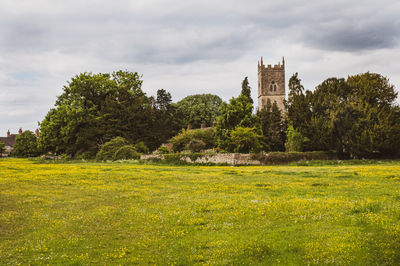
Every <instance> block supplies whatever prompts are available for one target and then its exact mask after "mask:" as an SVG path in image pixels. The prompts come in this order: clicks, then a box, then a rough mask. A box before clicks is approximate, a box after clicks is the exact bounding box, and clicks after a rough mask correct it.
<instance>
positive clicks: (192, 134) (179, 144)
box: [169, 128, 216, 152]
mask: <svg viewBox="0 0 400 266" xmlns="http://www.w3.org/2000/svg"><path fill="white" fill-rule="evenodd" d="M192 141H197V143H199V141H201V142H202V143H204V145H203V149H211V148H214V147H215V146H216V137H215V128H206V129H192V130H186V129H182V130H181V132H180V133H179V134H178V135H176V136H175V137H173V138H171V139H170V140H169V142H170V143H171V144H172V145H173V150H174V151H176V152H180V151H182V150H184V149H186V148H189V144H190V142H192ZM193 144H194V143H193ZM193 148H194V147H193ZM189 150H192V149H191V148H189ZM196 150H197V149H196ZM192 151H194V150H192Z"/></svg>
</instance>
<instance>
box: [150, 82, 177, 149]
mask: <svg viewBox="0 0 400 266" xmlns="http://www.w3.org/2000/svg"><path fill="white" fill-rule="evenodd" d="M152 101H153V102H154V105H153V107H154V109H153V112H154V122H153V124H154V125H153V127H152V128H153V129H152V132H149V136H150V138H151V139H152V141H151V143H153V144H154V145H152V146H150V147H151V148H152V149H153V148H156V147H158V146H160V145H161V144H162V143H165V142H167V141H168V139H170V138H171V137H173V136H175V135H176V134H177V133H178V132H179V130H180V129H181V125H180V122H179V119H177V116H178V114H177V110H176V106H175V105H173V104H172V97H171V94H170V93H169V92H167V91H166V90H164V89H161V90H158V91H157V98H156V99H152Z"/></svg>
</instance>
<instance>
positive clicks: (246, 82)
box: [240, 77, 253, 104]
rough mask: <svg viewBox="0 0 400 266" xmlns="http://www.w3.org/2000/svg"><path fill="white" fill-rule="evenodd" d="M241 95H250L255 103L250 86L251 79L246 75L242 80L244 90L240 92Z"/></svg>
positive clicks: (251, 100)
mask: <svg viewBox="0 0 400 266" xmlns="http://www.w3.org/2000/svg"><path fill="white" fill-rule="evenodd" d="M240 95H243V96H246V97H248V98H249V99H250V102H251V103H252V104H253V99H252V98H251V88H250V86H249V80H248V79H247V77H245V78H244V80H243V81H242V91H241V92H240Z"/></svg>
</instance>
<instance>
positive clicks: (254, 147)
mask: <svg viewBox="0 0 400 266" xmlns="http://www.w3.org/2000/svg"><path fill="white" fill-rule="evenodd" d="M260 138H261V136H260V135H259V134H258V133H257V130H256V128H254V127H236V128H235V129H234V130H232V131H231V142H232V144H233V145H234V146H235V150H234V151H235V152H240V153H249V152H250V151H252V152H259V151H260V150H261V144H260Z"/></svg>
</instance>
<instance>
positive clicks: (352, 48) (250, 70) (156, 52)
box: [0, 0, 400, 136]
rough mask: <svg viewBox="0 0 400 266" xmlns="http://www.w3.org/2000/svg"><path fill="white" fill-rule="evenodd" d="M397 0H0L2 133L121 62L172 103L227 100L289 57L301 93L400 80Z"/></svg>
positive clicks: (34, 118)
mask: <svg viewBox="0 0 400 266" xmlns="http://www.w3.org/2000/svg"><path fill="white" fill-rule="evenodd" d="M399 13H400V2H399V1H397V0H380V1H376V0H374V1H370V0H356V1H352V0H346V1H342V0H335V1H324V0H319V1H317V0H292V1H286V0H279V1H268V0H246V1H236V0H212V1H211V0H201V1H197V0H196V1H191V0H186V1H181V0H170V1H168V0H164V1H161V0H113V1H105V0H96V1H95V0H68V1H65V0H0V108H1V115H0V136H4V135H5V134H6V131H7V129H10V130H11V131H12V132H16V131H17V130H18V128H19V127H22V128H23V129H24V130H25V129H30V130H34V129H35V128H36V127H37V122H38V121H41V120H42V119H43V117H44V116H45V115H46V113H47V112H48V110H49V109H50V108H52V107H53V105H54V103H55V100H56V96H57V95H60V94H61V92H62V87H63V86H64V85H66V84H67V81H68V80H70V79H71V77H73V76H74V75H76V74H79V73H81V72H85V71H86V72H93V73H98V72H112V71H116V70H119V69H122V70H129V71H132V72H135V71H136V72H138V73H140V74H142V75H143V80H144V83H143V90H144V91H145V92H146V93H147V94H148V95H154V94H155V92H156V90H157V89H161V88H163V89H166V90H167V91H169V92H170V93H171V94H172V96H173V99H174V101H178V100H180V99H182V98H183V97H185V96H187V95H191V94H197V93H213V94H217V95H219V96H221V97H222V98H223V99H224V100H228V99H229V98H231V97H232V96H237V95H238V93H239V91H240V83H241V81H242V80H243V78H244V77H245V76H248V77H249V81H250V86H251V87H252V94H253V97H254V98H256V96H257V95H256V93H257V61H258V60H259V58H260V57H261V56H263V58H264V62H265V63H266V64H277V63H278V62H279V61H281V59H282V56H285V61H286V80H288V79H289V78H290V76H291V75H292V74H293V73H295V72H298V73H299V76H300V78H301V79H302V81H303V84H304V86H305V87H306V89H310V90H313V89H314V87H315V86H316V85H318V84H319V83H321V82H322V81H323V80H324V79H326V78H328V77H347V76H348V75H352V74H358V73H362V72H366V71H371V72H376V73H380V74H383V75H384V76H386V77H388V78H389V79H390V81H391V83H393V84H394V85H395V86H396V90H397V91H398V89H399V87H400V68H399V62H400V46H399V38H400V16H399Z"/></svg>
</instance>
